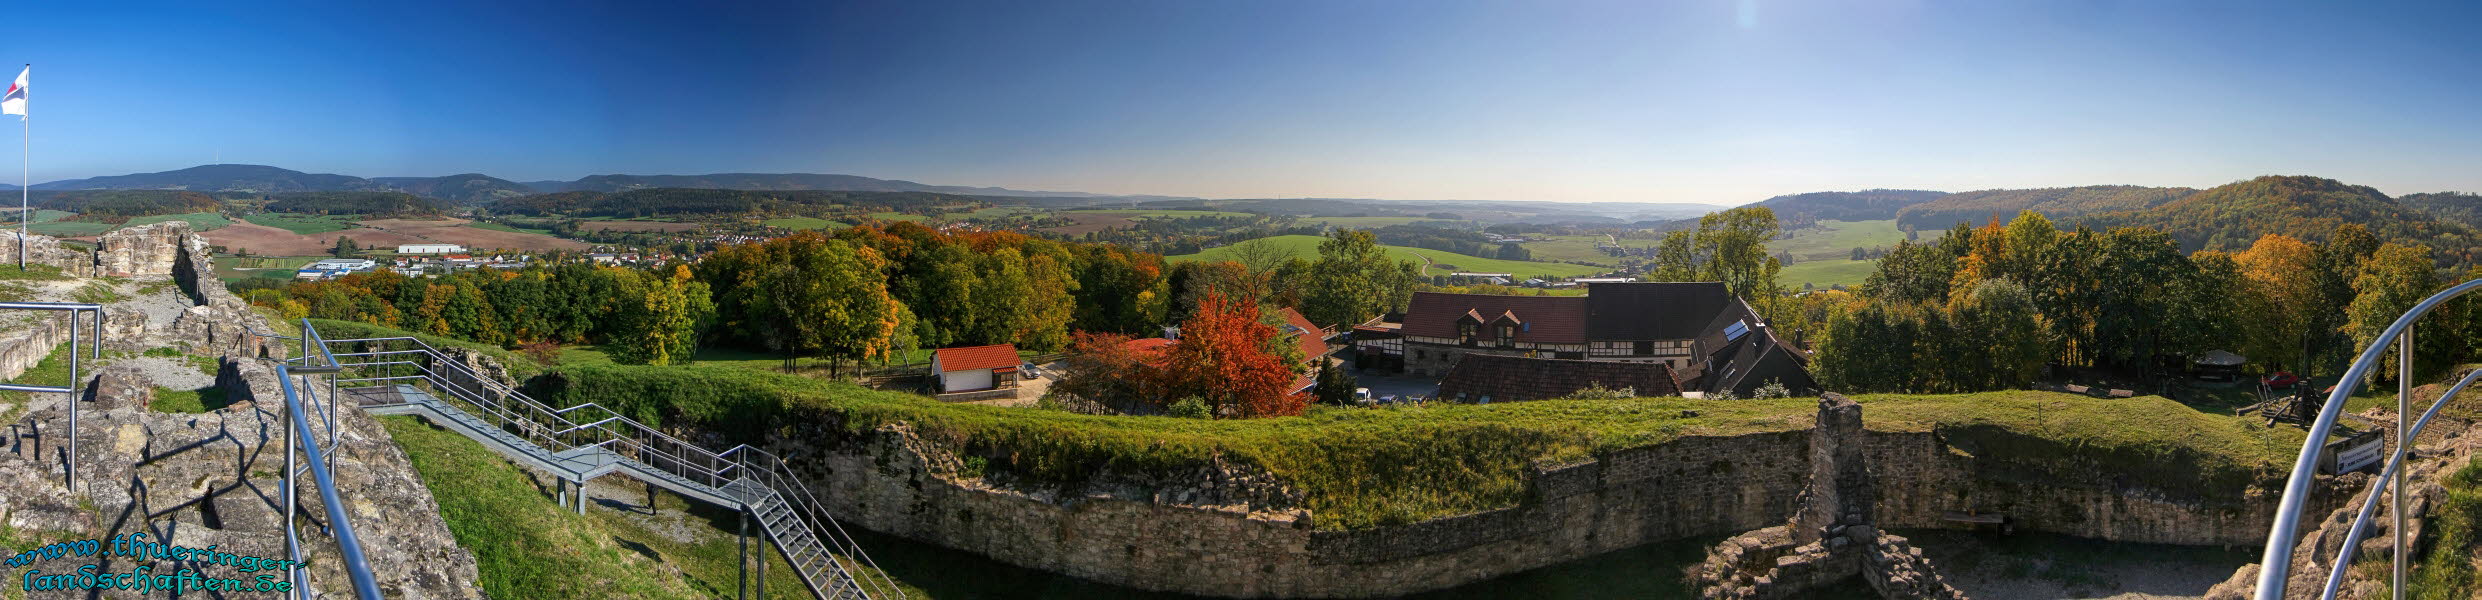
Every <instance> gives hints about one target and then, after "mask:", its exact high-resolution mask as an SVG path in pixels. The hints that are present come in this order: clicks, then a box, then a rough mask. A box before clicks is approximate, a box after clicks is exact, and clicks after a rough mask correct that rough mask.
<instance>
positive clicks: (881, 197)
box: [490, 188, 988, 218]
mask: <svg viewBox="0 0 2482 600" xmlns="http://www.w3.org/2000/svg"><path fill="white" fill-rule="evenodd" d="M987 200H988V199H987V198H981V197H975V196H958V195H953V194H933V193H928V192H847V191H819V190H793V191H760V190H716V189H688V188H655V189H644V190H630V191H626V192H619V193H607V192H591V191H576V192H559V193H552V194H536V195H533V196H524V197H519V198H509V199H505V200H501V201H498V202H494V203H492V204H491V205H490V208H491V210H492V212H497V213H502V214H517V215H549V214H561V215H568V216H572V217H620V218H637V217H726V216H761V215H783V216H822V215H827V214H834V213H854V212H865V213H867V212H881V211H914V210H920V209H924V208H928V207H935V206H957V207H966V206H982V205H984V204H986V203H987Z"/></svg>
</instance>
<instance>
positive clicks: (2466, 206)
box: [2396, 192, 2482, 228]
mask: <svg viewBox="0 0 2482 600" xmlns="http://www.w3.org/2000/svg"><path fill="white" fill-rule="evenodd" d="M2396 203H2397V204H2403V205H2404V206H2405V208H2410V209H2413V210H2418V211H2421V212H2422V214H2425V215H2430V218H2433V219H2438V220H2441V221H2447V222H2451V223H2461V224H2463V225H2465V226H2466V227H2476V228H2482V194H2468V193H2465V192H2431V193H2426V194H2406V195H2403V196H2399V197H2397V198H2396Z"/></svg>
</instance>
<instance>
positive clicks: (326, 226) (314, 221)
mask: <svg viewBox="0 0 2482 600" xmlns="http://www.w3.org/2000/svg"><path fill="white" fill-rule="evenodd" d="M359 218H360V217H359V216H356V215H302V214H293V213H259V214H255V215H250V216H247V217H242V219H241V220H244V221H249V222H250V223H251V224H254V225H266V226H268V227H274V228H277V229H282V230H285V231H290V232H293V233H299V234H304V235H308V234H313V233H327V232H330V231H344V230H347V229H352V228H353V222H354V221H355V220H357V219H359Z"/></svg>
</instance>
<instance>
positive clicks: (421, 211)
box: [267, 192, 448, 217]
mask: <svg viewBox="0 0 2482 600" xmlns="http://www.w3.org/2000/svg"><path fill="white" fill-rule="evenodd" d="M268 200H270V201H269V202H268V203H267V210H268V212H285V213H304V214H314V215H369V216H375V217H412V216H430V215H437V214H441V213H443V212H446V210H447V208H448V207H447V206H445V205H443V204H441V203H440V202H439V201H437V200H432V199H429V198H424V197H421V196H416V195H413V194H408V193H404V192H293V193H289V194H274V195H270V196H268Z"/></svg>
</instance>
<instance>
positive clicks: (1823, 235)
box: [1767, 219, 1905, 260]
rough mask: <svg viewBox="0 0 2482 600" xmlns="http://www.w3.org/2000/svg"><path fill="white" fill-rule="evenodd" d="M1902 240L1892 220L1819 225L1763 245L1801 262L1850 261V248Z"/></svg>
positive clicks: (1891, 243)
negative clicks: (1788, 254) (1785, 253)
mask: <svg viewBox="0 0 2482 600" xmlns="http://www.w3.org/2000/svg"><path fill="white" fill-rule="evenodd" d="M1903 239H1905V232H1904V231H1902V230H1899V229H1897V228H1896V220H1895V219H1886V220H1879V221H1819V222H1818V227H1815V228H1810V229H1802V230H1799V231H1795V232H1793V235H1792V237H1788V238H1784V239H1781V240H1773V241H1769V242H1767V250H1769V251H1772V252H1787V253H1791V254H1792V255H1793V257H1794V258H1799V259H1805V260H1827V259H1848V260H1849V259H1851V258H1852V253H1853V249H1854V248H1877V247H1880V246H1895V245H1896V242H1898V241H1901V240H1903Z"/></svg>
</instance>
